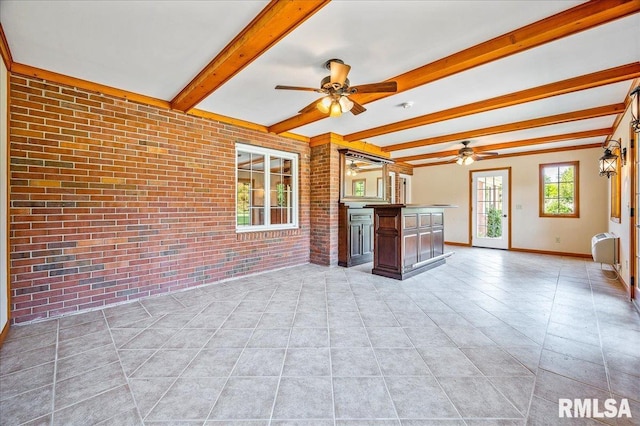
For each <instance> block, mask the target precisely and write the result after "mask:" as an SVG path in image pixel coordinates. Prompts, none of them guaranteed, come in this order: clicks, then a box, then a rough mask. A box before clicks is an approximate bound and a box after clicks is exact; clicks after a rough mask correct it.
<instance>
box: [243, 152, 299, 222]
mask: <svg viewBox="0 0 640 426" xmlns="http://www.w3.org/2000/svg"><path fill="white" fill-rule="evenodd" d="M236 174H237V178H236V179H237V180H236V230H237V231H239V232H243V231H257V230H263V229H290V228H296V227H297V226H298V155H297V154H292V153H288V152H282V151H276V150H272V149H266V148H259V147H255V146H251V145H243V144H236Z"/></svg>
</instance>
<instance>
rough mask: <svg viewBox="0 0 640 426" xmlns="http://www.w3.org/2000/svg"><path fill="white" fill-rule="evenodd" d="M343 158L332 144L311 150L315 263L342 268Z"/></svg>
mask: <svg viewBox="0 0 640 426" xmlns="http://www.w3.org/2000/svg"><path fill="white" fill-rule="evenodd" d="M339 168H340V154H339V153H338V147H337V146H336V145H334V144H331V143H326V144H323V145H318V146H315V147H313V148H311V187H312V188H313V191H312V192H311V235H310V252H311V253H310V258H311V262H313V263H317V264H319V265H337V264H338V200H339V198H340V176H339Z"/></svg>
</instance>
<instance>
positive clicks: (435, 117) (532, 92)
mask: <svg viewBox="0 0 640 426" xmlns="http://www.w3.org/2000/svg"><path fill="white" fill-rule="evenodd" d="M636 77H640V62H634V63H632V64H627V65H622V66H619V67H615V68H610V69H607V70H604V71H598V72H594V73H591V74H586V75H583V76H579V77H574V78H569V79H567V80H562V81H558V82H555V83H550V84H545V85H542V86H538V87H533V88H531V89H525V90H521V91H519V92H514V93H508V94H506V95H502V96H498V97H495V98H491V99H486V100H481V101H478V102H474V103H471V104H467V105H461V106H458V107H454V108H449V109H446V110H443V111H437V112H433V113H431V114H425V115H421V116H419V117H414V118H410V119H407V120H402V121H398V122H395V123H391V124H385V125H383V126H378V127H374V128H371V129H367V130H363V131H361V132H356V133H351V134H348V135H345V136H344V138H345V140H347V141H358V140H365V139H367V138H371V137H374V136H380V135H384V134H387V133H393V132H398V131H401V130H406V129H411V128H414V127H419V126H425V125H427V124H433V123H438V122H441V121H446V120H451V119H454V118H460V117H464V116H467V115H472V114H478V113H481V112H487V111H492V110H495V109H500V108H505V107H509V106H514V105H519V104H523V103H526V102H532V101H537V100H540V99H545V98H550V97H553V96H558V95H565V94H567V93H572V92H577V91H580V90H585V89H592V88H594V87H599V86H604V85H607V84H612V83H619V82H621V81H626V80H630V79H633V78H636Z"/></svg>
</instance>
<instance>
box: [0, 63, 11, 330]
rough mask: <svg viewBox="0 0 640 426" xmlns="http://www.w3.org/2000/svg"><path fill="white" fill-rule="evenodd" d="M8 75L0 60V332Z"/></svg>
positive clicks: (4, 308)
mask: <svg viewBox="0 0 640 426" xmlns="http://www.w3.org/2000/svg"><path fill="white" fill-rule="evenodd" d="M7 80H8V75H7V68H6V67H5V65H4V62H3V61H1V60H0V332H1V331H2V330H4V328H5V326H6V325H7V323H8V321H9V300H8V299H9V294H8V291H9V272H8V271H9V265H8V259H7V255H8V250H9V248H8V247H7V245H8V244H9V242H8V241H9V239H8V236H7V227H8V223H9V222H8V219H7V217H8V216H7V203H8V198H7V186H8V179H9V172H8V170H7V167H8V163H9V162H8V159H7V154H8V149H7V147H8V141H7V118H8V116H7V114H8V98H7V89H8V81H7Z"/></svg>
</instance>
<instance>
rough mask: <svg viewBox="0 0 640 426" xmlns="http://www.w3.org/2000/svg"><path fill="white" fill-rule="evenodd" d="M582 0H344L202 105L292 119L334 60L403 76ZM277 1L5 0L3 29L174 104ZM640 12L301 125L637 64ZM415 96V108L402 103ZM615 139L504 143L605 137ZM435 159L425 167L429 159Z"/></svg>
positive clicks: (489, 121)
mask: <svg viewBox="0 0 640 426" xmlns="http://www.w3.org/2000/svg"><path fill="white" fill-rule="evenodd" d="M581 3H583V2H581V1H568V0H563V1H539V0H512V1H509V0H498V1H484V0H471V1H435V0H431V1H397V0H396V1H365V0H342V1H341V0H334V1H332V2H330V3H329V4H328V5H326V6H324V7H323V8H321V9H320V10H319V11H318V12H317V13H315V14H314V15H313V16H311V17H310V18H309V19H307V20H306V21H305V22H304V23H303V24H302V25H300V26H299V27H298V28H296V29H295V30H294V31H292V32H291V33H289V34H288V35H287V36H286V37H284V38H283V39H282V40H281V41H280V42H278V43H277V44H276V45H275V46H273V47H272V48H271V49H269V50H267V51H266V52H265V53H264V54H262V55H261V56H259V57H258V58H257V59H256V60H255V61H253V62H252V63H251V64H250V65H248V66H247V67H246V68H244V69H243V70H241V71H240V72H239V73H237V74H236V75H235V76H234V77H233V78H231V79H230V80H229V81H227V82H226V83H225V84H223V85H222V86H221V87H219V88H218V89H217V90H216V91H214V92H213V93H212V94H211V95H209V96H208V97H207V98H206V99H204V100H203V101H202V102H200V103H199V104H198V105H197V106H196V107H197V108H198V109H201V110H205V111H209V112H213V113H216V114H220V115H224V116H229V117H233V118H237V119H241V120H245V121H248V122H252V123H257V124H260V125H263V126H270V125H273V124H275V123H278V122H280V121H282V120H285V119H287V118H290V117H292V116H295V115H296V114H297V111H298V110H300V109H301V108H302V107H304V106H306V105H307V104H309V103H310V102H312V101H313V100H314V99H316V98H317V97H318V94H317V93H314V92H299V91H283V90H274V86H276V85H277V84H284V85H294V86H307V87H318V86H319V82H320V80H321V79H322V78H323V77H324V76H326V75H327V74H328V72H327V70H326V69H324V68H323V64H324V62H325V61H327V60H328V59H331V58H340V59H342V60H344V61H345V62H346V63H348V64H349V65H351V66H352V69H351V72H350V73H349V80H350V81H351V84H352V85H358V84H364V83H373V82H378V81H382V80H386V79H390V78H393V77H395V76H398V75H400V74H402V73H404V72H407V71H410V70H413V69H415V68H418V67H420V66H423V65H425V64H429V63H431V62H433V61H436V60H438V59H441V58H443V57H446V56H448V55H451V54H454V53H456V52H459V51H461V50H464V49H467V48H469V47H472V46H474V45H477V44H479V43H481V42H484V41H487V40H490V39H492V38H494V37H497V36H499V35H502V34H505V33H508V32H510V31H513V30H516V29H518V28H521V27H523V26H525V25H528V24H531V23H534V22H536V21H539V20H542V19H544V18H546V17H549V16H551V15H554V14H556V13H559V12H562V11H564V10H567V9H570V8H572V7H575V6H577V5H579V4H581ZM267 5H268V2H267V1H247V0H244V1H220V0H217V1H188V0H184V1H170V0H164V1H100V0H94V1H75V0H72V1H63V0H56V1H48V2H45V1H40V0H18V1H16V0H0V23H1V24H2V28H3V29H4V32H5V35H6V38H7V42H8V45H9V48H10V51H11V54H12V56H13V60H14V61H15V62H17V63H20V64H25V65H29V66H32V67H36V68H41V69H45V70H48V71H53V72H56V73H60V74H64V75H68V76H71V77H76V78H80V79H84V80H88V81H91V82H95V83H98V84H103V85H107V86H112V87H116V88H119V89H124V90H127V91H130V92H134V93H138V94H142V95H146V96H150V97H154V98H159V99H163V100H166V101H170V100H172V99H173V98H174V97H175V96H176V95H177V94H178V93H179V92H180V91H181V90H182V89H183V88H184V87H185V86H187V84H188V83H189V82H190V81H191V80H192V79H193V78H194V77H195V76H196V75H197V74H198V73H199V72H200V70H202V69H203V68H204V67H205V66H206V65H207V64H208V63H209V62H210V61H211V60H212V59H213V58H214V57H215V56H216V55H217V54H218V53H219V52H220V51H221V50H222V49H223V48H224V47H225V46H226V45H227V44H228V43H229V42H230V41H231V40H233V39H234V37H235V36H236V35H237V34H238V33H239V32H241V31H242V29H243V28H244V27H245V26H247V24H249V22H251V20H252V19H253V18H254V17H255V16H256V15H258V13H259V12H260V11H261V10H262V9H263V8H264V7H265V6H267ZM639 29H640V14H638V13H636V14H634V15H631V16H628V17H626V18H622V19H618V20H615V21H613V22H610V23H608V24H605V25H601V26H598V27H595V28H593V29H590V30H588V31H583V32H580V33H577V34H575V35H572V36H568V37H564V38H561V39H559V40H556V41H554V42H551V43H547V44H544V45H542V46H540V47H537V48H534V49H530V50H527V51H524V52H522V53H518V54H515V55H512V56H508V57H506V58H504V59H501V60H497V61H494V62H490V63H488V64H486V65H482V66H478V67H475V68H473V69H471V70H468V71H464V72H460V73H458V74H454V75H452V76H450V77H446V78H443V79H440V80H437V81H435V82H433V83H430V84H426V85H423V86H420V87H417V88H415V89H412V90H407V91H405V92H401V93H397V94H395V95H393V96H389V97H387V98H384V99H381V100H378V101H376V102H371V103H368V104H366V105H365V107H366V108H367V111H366V112H365V113H363V114H361V115H358V116H353V115H351V114H345V115H343V116H342V117H339V118H325V119H323V120H320V121H316V122H314V123H311V124H307V125H304V126H302V127H299V128H294V129H291V131H292V132H294V133H298V134H301V135H304V136H309V137H312V136H315V135H319V134H323V133H327V132H334V133H337V134H341V135H347V134H350V133H354V132H359V131H363V130H366V129H370V128H374V127H377V126H381V125H385V124H389V123H394V122H397V121H400V120H405V119H408V118H412V117H417V116H421V115H424V114H428V113H433V112H437V111H442V110H445V109H448V108H453V107H457V106H461V105H466V104H470V103H472V102H477V101H481V100H483V99H490V98H494V97H496V96H500V95H505V94H509V93H513V92H517V91H521V90H525V89H529V88H533V87H537V86H541V85H544V84H549V83H553V82H557V81H561V80H565V79H568V78H572V77H578V76H582V75H585V74H589V73H593V72H598V71H602V70H605V69H609V68H613V67H617V66H621V65H626V64H630V63H637V62H638V61H640V30H639ZM631 86H632V81H631V80H629V81H625V82H621V83H615V84H609V85H605V86H601V87H598V88H594V89H588V90H582V91H579V92H574V93H571V94H566V95H561V96H556V97H552V98H547V99H543V100H538V101H534V102H528V103H525V104H521V105H517V106H513V107H508V108H501V109H498V110H494V111H489V112H485V113H479V114H474V115H470V116H466V117H462V118H457V119H452V120H447V121H443V122H439V123H435V124H431V125H426V126H420V127H414V128H411V129H408V130H403V131H399V132H394V133H389V134H385V135H381V136H376V137H371V138H368V139H367V141H368V142H371V143H373V144H376V145H379V146H382V147H385V146H389V145H392V144H397V143H402V142H407V141H413V140H416V139H424V138H430V137H434V136H441V135H448V134H453V133H457V132H463V131H469V130H474V129H481V128H485V127H489V126H495V125H500V124H507V123H512V122H517V121H522V120H528V119H533V118H537V117H542V116H550V115H555V114H560V113H565V112H571V111H577V110H583V109H587V108H593V107H599V106H604V105H610V104H616V103H621V102H624V101H625V98H626V95H627V93H628V92H629V89H630V88H631ZM408 101H411V102H414V105H413V107H412V108H410V109H404V108H401V107H399V105H400V104H401V103H403V102H408ZM615 118H616V116H614V115H612V116H607V117H601V118H595V119H589V120H582V121H576V122H570V123H566V124H559V125H553V126H545V127H540V128H535V129H530V130H522V131H518V132H510V133H504V134H496V135H491V136H483V137H479V138H475V139H473V140H472V145H471V146H482V145H492V144H495V143H501V142H511V141H519V140H524V139H531V138H536V137H541V136H550V135H554V134H565V133H572V132H576V131H583V130H592V129H601V128H608V127H611V126H613V124H614V120H615ZM605 139H606V138H605V137H600V138H588V139H579V140H573V141H563V142H558V143H553V144H541V145H535V146H532V147H524V148H518V149H517V150H514V149H511V150H504V151H500V152H501V153H504V154H507V153H512V152H517V151H531V150H534V149H548V148H553V147H565V146H579V145H585V144H592V143H601V142H603V141H604V140H605ZM459 142H460V141H458V140H451V141H450V142H447V143H443V144H439V145H431V146H425V147H420V148H412V149H409V150H402V151H394V152H392V155H393V157H396V158H398V157H403V156H408V155H417V154H424V153H430V152H439V151H447V150H452V149H457V148H459V147H460V144H459ZM431 161H439V160H438V159H432V160H428V161H426V160H422V161H415V162H413V163H414V164H416V165H417V164H424V163H427V162H431Z"/></svg>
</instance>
